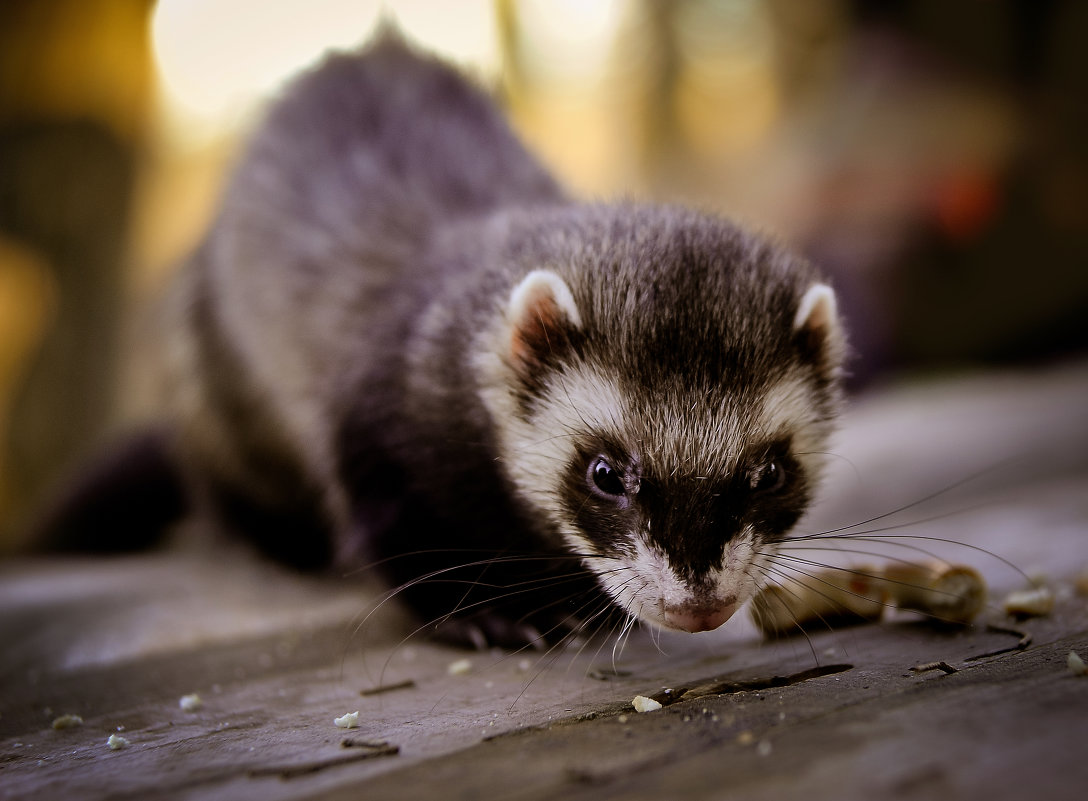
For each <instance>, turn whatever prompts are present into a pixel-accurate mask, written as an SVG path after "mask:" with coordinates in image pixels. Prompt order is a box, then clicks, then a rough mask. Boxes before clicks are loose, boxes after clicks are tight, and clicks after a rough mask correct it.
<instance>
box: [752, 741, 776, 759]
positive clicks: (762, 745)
mask: <svg viewBox="0 0 1088 801" xmlns="http://www.w3.org/2000/svg"><path fill="white" fill-rule="evenodd" d="M772 750H774V749H773V746H771V741H770V740H760V741H759V745H757V746H756V753H757V754H759V756H761V757H769V756H770V755H771V751H772Z"/></svg>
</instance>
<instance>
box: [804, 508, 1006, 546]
mask: <svg viewBox="0 0 1088 801" xmlns="http://www.w3.org/2000/svg"><path fill="white" fill-rule="evenodd" d="M987 505H988V503H987V502H979V503H977V504H973V505H971V506H964V507H960V508H957V509H952V510H950V511H947V512H942V513H940V514H936V515H931V516H929V517H921V518H917V519H915V520H907V521H905V522H902V523H894V524H892V525H887V526H879V527H877V528H870V529H862V530H861V531H846V530H844V529H831V530H830V531H818V532H814V533H811V534H798V535H794V536H791V537H789V538H788V539H791V540H806V539H836V538H837V539H848V538H850V537H854V536H857V535H863V534H876V533H880V532H882V531H900V530H902V529H905V528H913V527H915V526H921V525H925V524H926V523H934V522H937V521H940V520H948V519H949V518H952V517H957V516H958V515H962V514H968V513H970V512H974V511H977V510H979V509H984V508H986V506H987ZM856 525H857V526H860V525H863V524H861V523H858V524H856ZM854 527H855V526H850V527H848V528H854Z"/></svg>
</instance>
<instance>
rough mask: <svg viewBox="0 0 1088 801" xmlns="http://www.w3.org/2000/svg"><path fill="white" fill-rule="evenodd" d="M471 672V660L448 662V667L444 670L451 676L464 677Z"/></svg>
mask: <svg viewBox="0 0 1088 801" xmlns="http://www.w3.org/2000/svg"><path fill="white" fill-rule="evenodd" d="M471 670H472V660H471V659H458V660H457V661H456V662H450V664H449V667H447V668H446V672H447V673H449V674H450V675H451V676H464V675H465V674H466V673H468V672H469V671H471Z"/></svg>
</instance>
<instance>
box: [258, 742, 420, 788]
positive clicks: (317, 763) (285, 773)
mask: <svg viewBox="0 0 1088 801" xmlns="http://www.w3.org/2000/svg"><path fill="white" fill-rule="evenodd" d="M369 745H370V746H371V747H370V748H369V749H368V750H366V751H353V752H351V753H347V754H340V755H339V756H334V757H329V758H328V759H316V760H314V761H313V762H298V763H295V764H291V765H269V766H262V767H258V768H250V769H249V770H248V771H247V772H246V775H248V776H249V777H250V778H259V777H262V776H279V777H280V778H281V779H293V778H295V777H296V776H305V775H307V774H309V773H317V772H318V771H320V770H324V769H325V768H334V767H337V766H338V765H347V764H349V763H351V762H361V761H363V760H364V759H373V758H374V757H382V756H392V755H393V754H397V753H400V746H396V745H390V744H389V743H370V744H369Z"/></svg>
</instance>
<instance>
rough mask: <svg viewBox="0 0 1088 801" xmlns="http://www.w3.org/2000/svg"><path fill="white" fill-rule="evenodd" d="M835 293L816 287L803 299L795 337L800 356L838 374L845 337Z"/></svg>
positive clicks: (807, 292)
mask: <svg viewBox="0 0 1088 801" xmlns="http://www.w3.org/2000/svg"><path fill="white" fill-rule="evenodd" d="M837 307H838V304H837V303H836V302H835V291H834V290H833V289H832V288H831V287H829V286H828V285H827V284H813V285H812V286H810V287H809V288H808V290H806V291H805V294H804V295H802V296H801V302H800V303H799V304H798V306H797V314H796V315H794V318H793V335H794V341H795V342H796V343H797V347H798V349H799V350H800V351H801V357H802V358H803V359H804V360H805V361H806V362H809V363H811V364H813V365H815V366H817V367H819V368H821V369H822V370H826V371H835V370H837V369H838V368H839V366H840V365H841V364H842V360H843V357H844V356H845V355H846V337H845V335H844V333H843V328H842V323H841V321H840V320H839V315H838V308H837Z"/></svg>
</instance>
